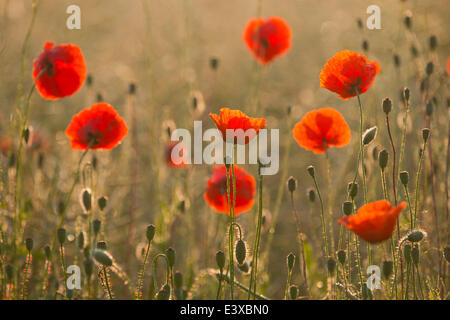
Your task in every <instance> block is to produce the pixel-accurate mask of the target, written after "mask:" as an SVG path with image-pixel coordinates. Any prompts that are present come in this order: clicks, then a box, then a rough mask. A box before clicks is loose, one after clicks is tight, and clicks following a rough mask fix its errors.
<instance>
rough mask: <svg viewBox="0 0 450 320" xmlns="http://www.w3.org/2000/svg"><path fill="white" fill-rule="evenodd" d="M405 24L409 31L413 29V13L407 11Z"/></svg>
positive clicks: (404, 19)
mask: <svg viewBox="0 0 450 320" xmlns="http://www.w3.org/2000/svg"><path fill="white" fill-rule="evenodd" d="M403 23H404V24H405V27H406V28H407V29H411V26H412V13H411V11H407V12H406V14H405V17H404V18H403Z"/></svg>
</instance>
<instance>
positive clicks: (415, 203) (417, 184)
mask: <svg viewBox="0 0 450 320" xmlns="http://www.w3.org/2000/svg"><path fill="white" fill-rule="evenodd" d="M427 141H428V140H425V141H424V143H423V149H422V152H421V153H420V158H419V166H418V169H417V174H416V191H415V195H414V220H413V228H415V227H416V221H417V205H418V201H419V183H420V173H421V171H422V163H423V155H424V154H425V150H426V147H427Z"/></svg>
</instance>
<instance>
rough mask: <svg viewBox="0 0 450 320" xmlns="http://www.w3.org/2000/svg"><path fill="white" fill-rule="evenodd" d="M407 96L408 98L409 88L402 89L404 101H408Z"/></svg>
mask: <svg viewBox="0 0 450 320" xmlns="http://www.w3.org/2000/svg"><path fill="white" fill-rule="evenodd" d="M409 96H410V91H409V88H407V87H405V88H404V89H403V99H404V100H405V101H409Z"/></svg>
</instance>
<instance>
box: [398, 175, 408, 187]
mask: <svg viewBox="0 0 450 320" xmlns="http://www.w3.org/2000/svg"><path fill="white" fill-rule="evenodd" d="M400 181H401V182H402V184H403V185H404V186H407V185H408V182H409V173H408V171H402V172H400Z"/></svg>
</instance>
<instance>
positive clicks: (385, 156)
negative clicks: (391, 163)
mask: <svg viewBox="0 0 450 320" xmlns="http://www.w3.org/2000/svg"><path fill="white" fill-rule="evenodd" d="M388 160H389V153H388V152H387V150H386V149H383V150H381V151H380V153H379V154H378V165H379V166H380V168H381V170H384V169H385V168H386V166H387V163H388Z"/></svg>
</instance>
